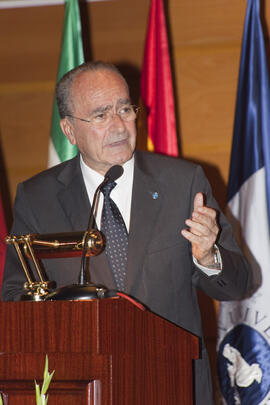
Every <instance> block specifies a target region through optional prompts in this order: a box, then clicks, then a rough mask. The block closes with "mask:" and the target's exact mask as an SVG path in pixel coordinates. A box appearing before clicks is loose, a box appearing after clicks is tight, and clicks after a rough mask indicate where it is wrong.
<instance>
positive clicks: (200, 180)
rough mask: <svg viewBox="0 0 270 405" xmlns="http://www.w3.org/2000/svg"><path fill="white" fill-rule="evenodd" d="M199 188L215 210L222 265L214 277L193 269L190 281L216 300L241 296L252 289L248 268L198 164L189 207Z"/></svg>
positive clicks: (240, 297) (235, 298) (230, 228)
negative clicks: (218, 227)
mask: <svg viewBox="0 0 270 405" xmlns="http://www.w3.org/2000/svg"><path fill="white" fill-rule="evenodd" d="M199 191H202V192H203V193H204V195H205V202H206V205H208V206H209V207H212V208H214V209H216V210H217V212H218V223H219V226H220V232H219V235H218V238H217V241H216V244H217V245H218V247H219V249H220V254H221V258H222V263H223V268H222V271H221V272H220V274H218V275H214V276H207V275H205V274H204V273H203V272H202V271H201V270H199V269H198V268H196V271H195V272H194V278H193V281H194V283H195V284H196V285H197V287H198V288H200V289H201V290H203V291H204V292H205V293H206V294H208V295H210V296H211V297H212V298H214V299H217V300H219V301H227V300H239V299H243V298H244V297H245V296H246V295H247V293H248V292H249V291H250V290H251V288H252V272H251V268H250V266H249V264H248V262H247V260H246V259H245V257H244V255H243V253H242V252H241V250H240V248H239V247H238V245H237V243H236V241H235V239H234V236H233V232H232V227H231V225H230V223H229V221H228V220H227V218H226V217H225V215H224V214H223V213H222V212H221V210H220V208H219V206H218V204H217V202H216V200H215V199H214V197H213V194H212V190H211V187H210V184H209V182H208V180H207V179H206V177H205V175H204V173H203V171H202V169H201V168H200V167H197V169H196V174H195V176H194V180H193V184H192V193H191V196H192V197H191V198H192V201H191V206H193V200H194V196H195V194H196V193H197V192H199ZM191 209H192V208H191Z"/></svg>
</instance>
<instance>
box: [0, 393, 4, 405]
mask: <svg viewBox="0 0 270 405" xmlns="http://www.w3.org/2000/svg"><path fill="white" fill-rule="evenodd" d="M0 405H3V400H2V394H0Z"/></svg>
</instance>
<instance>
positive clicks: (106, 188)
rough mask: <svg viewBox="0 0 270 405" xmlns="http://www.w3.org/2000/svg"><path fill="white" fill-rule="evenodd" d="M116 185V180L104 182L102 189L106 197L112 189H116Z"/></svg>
mask: <svg viewBox="0 0 270 405" xmlns="http://www.w3.org/2000/svg"><path fill="white" fill-rule="evenodd" d="M115 186H116V182H115V181H110V182H109V183H106V184H104V186H102V187H101V189H100V191H101V192H102V193H103V195H104V197H109V195H110V194H111V191H112V189H114V187H115Z"/></svg>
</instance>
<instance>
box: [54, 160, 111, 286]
mask: <svg viewBox="0 0 270 405" xmlns="http://www.w3.org/2000/svg"><path fill="white" fill-rule="evenodd" d="M58 181H59V182H60V183H62V188H61V190H60V191H59V193H58V199H59V202H60V204H61V206H62V208H63V211H64V212H65V214H66V217H67V221H68V222H69V227H68V228H69V229H71V230H72V231H85V230H86V228H87V224H88V220H89V215H90V210H91V206H90V202H89V199H88V195H87V191H86V187H85V184H84V180H83V176H82V172H81V168H80V158H79V155H78V156H77V157H76V158H74V159H72V160H70V162H69V163H68V164H67V165H66V166H65V167H64V169H63V170H62V172H61V173H60V174H59V176H58ZM89 269H90V273H91V281H92V282H94V283H96V284H102V285H104V286H106V287H107V288H115V285H114V280H113V277H112V274H111V270H110V268H109V266H108V261H107V258H106V255H105V254H104V253H102V254H100V255H99V256H96V257H91V258H90V260H89Z"/></svg>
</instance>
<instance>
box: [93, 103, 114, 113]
mask: <svg viewBox="0 0 270 405" xmlns="http://www.w3.org/2000/svg"><path fill="white" fill-rule="evenodd" d="M111 109H112V105H110V104H109V105H101V106H99V107H97V108H95V109H94V110H92V111H91V113H90V115H93V114H97V113H102V112H104V111H108V110H111Z"/></svg>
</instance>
